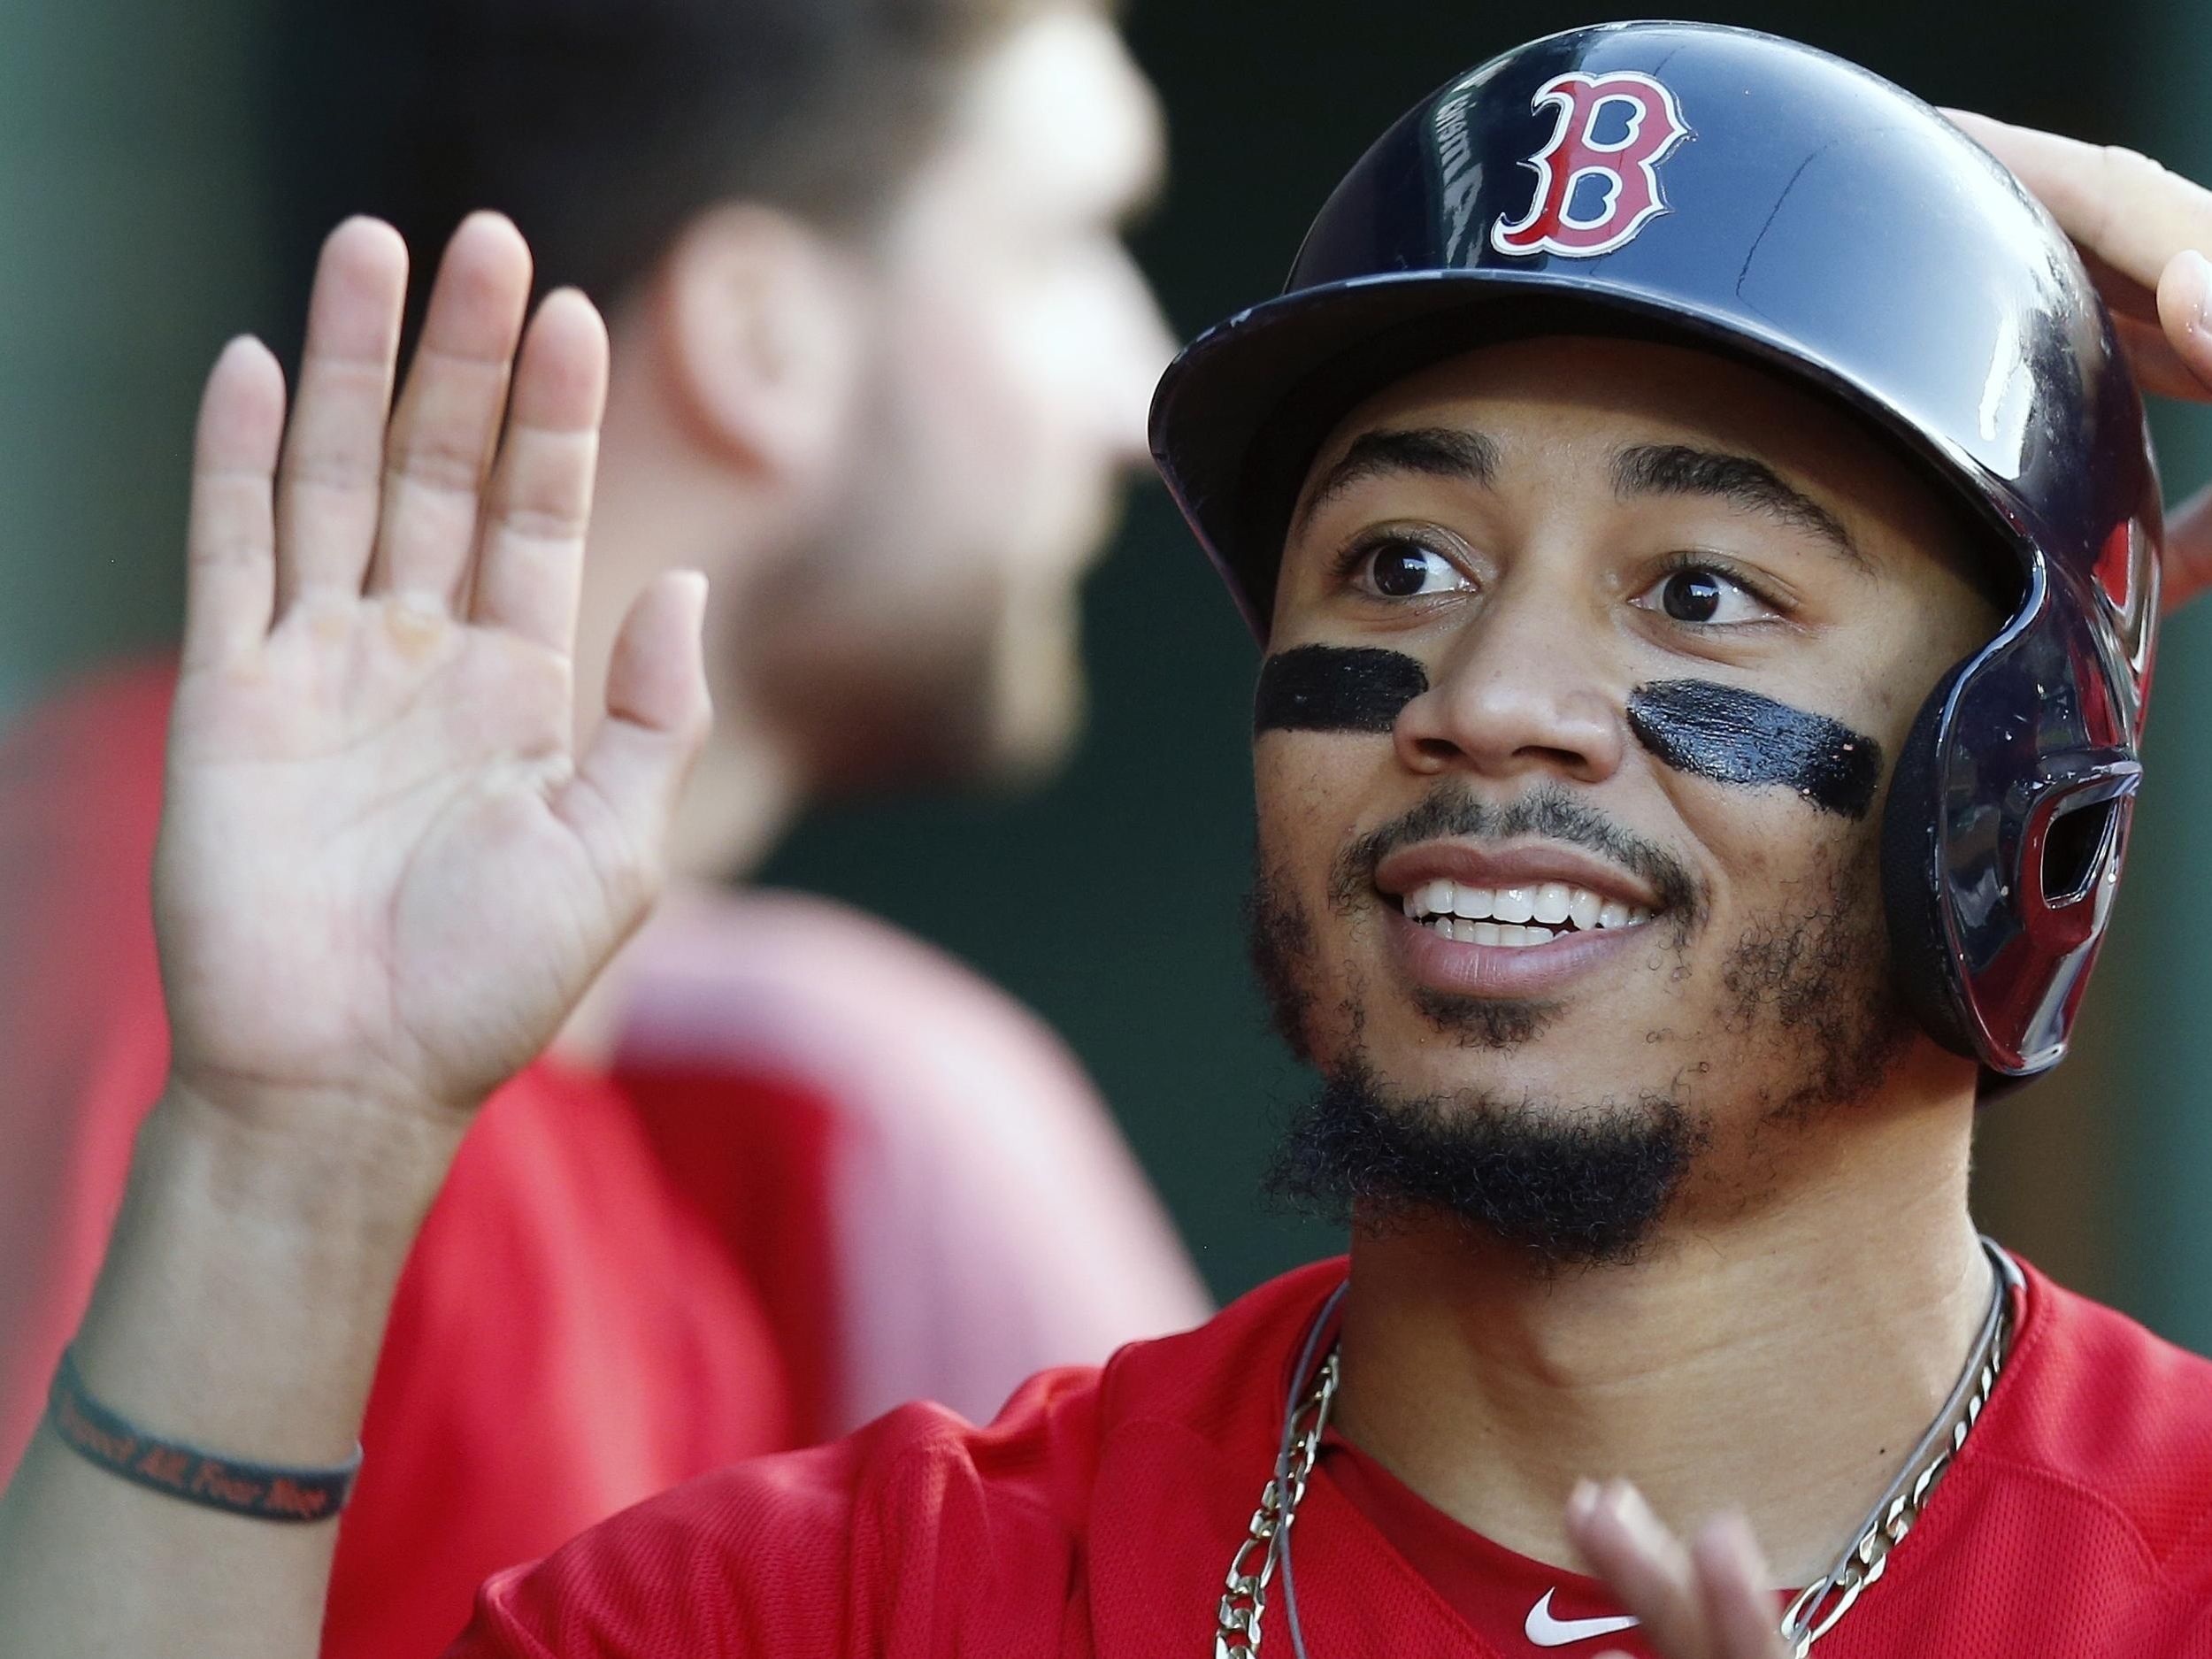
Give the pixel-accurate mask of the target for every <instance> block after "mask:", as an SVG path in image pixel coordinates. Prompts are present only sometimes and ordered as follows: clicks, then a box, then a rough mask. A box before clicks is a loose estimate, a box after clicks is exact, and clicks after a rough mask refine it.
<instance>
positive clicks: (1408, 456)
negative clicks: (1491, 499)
mask: <svg viewBox="0 0 2212 1659" xmlns="http://www.w3.org/2000/svg"><path fill="white" fill-rule="evenodd" d="M1404 472H1413V473H1418V474H1421V475H1423V476H1425V477H1429V478H1455V479H1459V480H1463V481H1464V482H1466V483H1470V484H1479V485H1481V486H1482V487H1483V488H1486V489H1487V488H1489V487H1490V486H1491V484H1492V483H1493V482H1494V480H1496V478H1497V476H1498V446H1497V443H1496V442H1495V441H1494V440H1493V439H1490V438H1487V437H1485V436H1484V435H1483V434H1481V433H1479V432H1469V431H1467V430H1465V429H1464V428H1463V427H1457V426H1417V427H1411V428H1406V429H1399V430H1386V431H1381V432H1363V433H1362V434H1360V435H1359V436H1358V437H1357V438H1356V439H1354V440H1353V441H1352V447H1351V448H1350V449H1347V450H1345V452H1344V454H1343V457H1342V458H1341V459H1340V460H1339V461H1338V462H1337V464H1336V465H1334V466H1332V467H1331V468H1330V469H1329V470H1328V471H1327V472H1325V473H1324V474H1323V475H1322V478H1321V481H1320V482H1319V483H1318V484H1317V485H1315V486H1314V488H1313V490H1312V492H1311V493H1310V495H1307V497H1306V499H1305V502H1304V503H1303V504H1302V506H1300V508H1299V509H1298V513H1297V516H1296V518H1294V519H1293V520H1292V522H1291V534H1293V535H1295V534H1298V532H1299V531H1300V530H1302V529H1303V528H1304V527H1305V524H1306V520H1308V519H1309V518H1312V517H1313V515H1314V514H1315V513H1317V512H1318V511H1320V510H1321V509H1322V507H1323V506H1325V504H1327V503H1329V502H1330V501H1332V500H1333V499H1334V498H1335V497H1336V496H1338V495H1342V494H1343V493H1344V492H1345V491H1346V490H1348V489H1349V488H1351V487H1352V486H1353V485H1355V484H1357V483H1361V482H1363V481H1364V480H1368V479H1371V478H1387V477H1390V476H1392V475H1393V474H1396V473H1404Z"/></svg>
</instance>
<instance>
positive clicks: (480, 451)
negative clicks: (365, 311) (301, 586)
mask: <svg viewBox="0 0 2212 1659" xmlns="http://www.w3.org/2000/svg"><path fill="white" fill-rule="evenodd" d="M529 299H530V250H529V248H528V247H527V246H526V244H525V243H524V242H523V240H522V234H521V233H520V232H519V231H518V230H516V228H515V227H514V226H513V224H512V223H511V222H510V221H509V220H508V219H505V218H503V216H501V215H499V214H496V213H475V214H472V215H471V216H470V217H469V218H468V219H465V220H464V221H463V222H462V224H461V227H460V228H459V229H458V230H457V231H456V232H454V234H453V238H452V240H451V241H450V242H448V243H447V245H446V251H445V257H444V258H443V259H442V260H441V261H440V262H439V265H438V276H437V280H436V283H435V284H434V286H433V288H432V289H431V292H430V302H429V305H428V307H427V309H426V311H425V313H424V318H423V328H422V339H421V342H420V343H419V345H418V346H417V348H416V349H415V354H414V359H413V361H412V363H411V364H410V365H409V367H408V371H407V383H406V386H405V388H404V389H403V391H402V392H401V394H400V400H399V406H398V408H397V409H396V411H394V413H393V416H392V424H391V433H390V436H389V438H388V440H387V442H386V444H385V450H384V476H383V495H382V511H381V517H380V524H379V526H378V533H377V538H376V552H375V557H374V559H373V564H372V566H371V570H370V572H369V586H370V587H371V588H383V589H388V590H390V591H393V592H397V593H405V594H410V595H422V596H426V597H429V598H431V599H433V600H434V601H435V602H437V603H441V604H448V605H449V604H451V603H453V601H454V599H455V597H456V595H457V591H458V589H459V587H460V584H461V580H462V578H463V576H464V574H465V572H466V571H467V569H468V561H469V556H470V554H471V552H472V550H473V549H474V547H475V544H476V530H477V498H478V495H479V493H480V490H481V489H482V487H483V482H484V477H485V474H486V472H488V470H489V468H490V465H491V460H492V450H493V447H494V445H495V444H496V443H497V442H498V440H499V426H500V419H501V417H502V415H503V412H504V411H505V409H506V404H507V376H508V370H509V367H510V365H511V364H512V362H513V360H514V355H515V340H516V337H517V336H518V334H520V333H521V332H522V318H523V311H524V309H525V308H526V306H527V304H528V303H529Z"/></svg>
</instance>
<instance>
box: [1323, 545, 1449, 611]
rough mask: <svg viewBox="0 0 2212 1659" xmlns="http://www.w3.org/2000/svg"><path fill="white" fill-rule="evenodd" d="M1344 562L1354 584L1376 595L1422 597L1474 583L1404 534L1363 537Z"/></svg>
mask: <svg viewBox="0 0 2212 1659" xmlns="http://www.w3.org/2000/svg"><path fill="white" fill-rule="evenodd" d="M1345 566H1346V572H1345V573H1346V574H1347V576H1348V578H1349V579H1350V580H1351V583H1352V585H1353V586H1354V587H1355V588H1358V589H1359V590H1360V591H1361V592H1362V593H1367V594H1372V595H1375V596H1376V597H1377V598H1379V599H1424V598H1427V597H1428V596H1430V595H1434V594H1448V593H1459V592H1462V591H1464V590H1465V589H1468V588H1472V587H1473V586H1474V584H1473V583H1472V582H1471V581H1469V580H1467V578H1466V576H1465V575H1464V574H1463V572H1461V570H1460V568H1459V566H1457V565H1455V564H1453V563H1452V561H1451V560H1450V559H1448V558H1447V557H1444V555H1443V554H1441V553H1440V552H1438V551H1437V550H1436V549H1434V548H1432V547H1425V546H1423V545H1422V544H1421V543H1420V542H1418V541H1415V540H1414V539H1413V538H1412V537H1411V536H1408V535H1384V536H1379V537H1376V538H1375V539H1373V540H1372V541H1363V542H1361V543H1360V544H1359V545H1358V546H1357V547H1355V548H1354V549H1352V550H1351V552H1350V553H1349V554H1348V555H1347V556H1346V558H1345Z"/></svg>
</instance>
